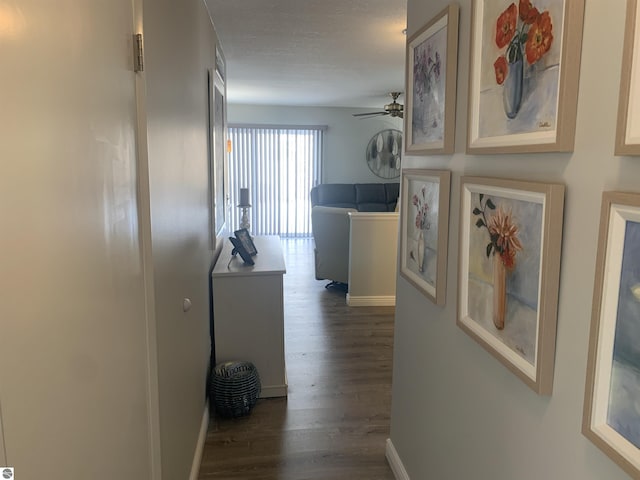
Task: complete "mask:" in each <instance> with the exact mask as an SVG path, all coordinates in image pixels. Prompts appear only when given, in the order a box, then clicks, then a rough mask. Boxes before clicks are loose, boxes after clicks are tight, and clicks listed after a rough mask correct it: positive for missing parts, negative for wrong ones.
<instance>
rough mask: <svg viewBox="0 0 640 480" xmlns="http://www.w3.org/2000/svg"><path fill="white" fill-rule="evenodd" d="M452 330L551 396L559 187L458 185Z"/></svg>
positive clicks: (484, 181)
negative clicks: (455, 301) (456, 284)
mask: <svg viewBox="0 0 640 480" xmlns="http://www.w3.org/2000/svg"><path fill="white" fill-rule="evenodd" d="M460 191H461V212H460V257H459V262H460V275H459V287H458V316H457V324H458V326H459V327H460V328H461V329H462V330H463V331H465V332H466V333H467V334H469V335H470V336H471V337H472V338H473V339H474V340H475V341H477V342H478V343H479V344H480V345H481V346H482V347H484V348H485V349H486V350H487V351H488V352H489V353H490V354H492V355H493V356H494V357H495V358H497V359H498V360H499V361H500V362H502V363H503V364H504V365H505V366H506V367H507V368H508V369H509V370H511V371H512V372H513V373H515V374H516V375H517V376H518V377H519V378H520V379H521V380H522V381H523V382H524V383H526V384H527V385H528V386H529V387H530V388H531V389H533V390H534V391H535V392H536V393H538V394H542V395H550V394H551V390H552V387H553V366H554V357H555V341H556V317H557V304H558V285H559V278H560V248H561V242H562V220H563V207H564V185H560V184H554V183H536V182H525V181H518V180H506V179H498V178H482V177H462V179H461V185H460Z"/></svg>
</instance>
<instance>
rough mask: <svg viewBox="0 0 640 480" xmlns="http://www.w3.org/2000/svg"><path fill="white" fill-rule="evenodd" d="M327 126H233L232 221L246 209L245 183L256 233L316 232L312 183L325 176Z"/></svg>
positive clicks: (235, 222)
mask: <svg viewBox="0 0 640 480" xmlns="http://www.w3.org/2000/svg"><path fill="white" fill-rule="evenodd" d="M324 129H325V127H252V126H231V127H230V128H229V138H230V139H231V142H232V145H233V149H232V152H231V155H230V162H229V163H230V171H229V183H230V187H231V188H230V189H231V206H232V208H231V226H232V228H233V229H237V228H238V227H239V225H240V218H241V216H242V212H241V211H240V209H239V208H237V207H236V205H238V203H239V200H240V198H239V196H240V189H241V188H248V189H249V203H250V204H251V206H252V208H250V209H249V212H248V213H249V218H250V220H249V221H250V224H251V233H252V234H253V235H280V236H283V237H305V236H309V235H311V200H310V198H309V192H310V191H311V187H313V186H314V185H316V184H317V183H318V181H319V180H320V165H321V159H322V140H323V131H324Z"/></svg>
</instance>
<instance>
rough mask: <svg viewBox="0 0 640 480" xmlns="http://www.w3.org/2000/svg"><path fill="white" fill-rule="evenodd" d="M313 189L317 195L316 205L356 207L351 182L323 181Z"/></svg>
mask: <svg viewBox="0 0 640 480" xmlns="http://www.w3.org/2000/svg"><path fill="white" fill-rule="evenodd" d="M315 190H316V195H317V203H316V205H324V206H325V207H341V208H356V194H355V190H354V188H353V183H323V184H321V185H318V186H317V187H315ZM312 202H313V199H312Z"/></svg>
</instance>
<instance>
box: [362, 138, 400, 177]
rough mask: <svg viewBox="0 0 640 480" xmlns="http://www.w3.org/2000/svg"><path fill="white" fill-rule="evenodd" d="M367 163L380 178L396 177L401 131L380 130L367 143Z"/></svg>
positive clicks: (398, 166) (397, 173)
mask: <svg viewBox="0 0 640 480" xmlns="http://www.w3.org/2000/svg"><path fill="white" fill-rule="evenodd" d="M366 159H367V165H368V166H369V169H370V170H371V171H372V172H373V173H374V174H376V175H377V176H378V177H380V178H398V177H399V176H400V161H401V159H402V132H401V131H400V130H393V129H388V130H382V131H380V132H378V133H376V134H375V135H374V136H373V137H372V138H371V140H369V145H367V152H366Z"/></svg>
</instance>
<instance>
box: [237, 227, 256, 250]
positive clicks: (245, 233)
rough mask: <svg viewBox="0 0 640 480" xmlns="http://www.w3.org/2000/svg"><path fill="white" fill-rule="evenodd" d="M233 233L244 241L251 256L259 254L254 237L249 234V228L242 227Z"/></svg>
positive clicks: (243, 244)
mask: <svg viewBox="0 0 640 480" xmlns="http://www.w3.org/2000/svg"><path fill="white" fill-rule="evenodd" d="M233 234H234V235H235V236H236V238H237V239H238V240H240V242H241V243H242V246H243V247H244V248H245V250H246V251H247V253H248V254H249V255H250V256H252V257H253V256H254V255H257V254H258V250H257V249H256V246H255V244H254V243H253V239H252V238H251V235H250V234H249V230H247V229H246V228H241V229H239V230H236V231H235V232H233Z"/></svg>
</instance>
